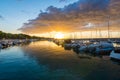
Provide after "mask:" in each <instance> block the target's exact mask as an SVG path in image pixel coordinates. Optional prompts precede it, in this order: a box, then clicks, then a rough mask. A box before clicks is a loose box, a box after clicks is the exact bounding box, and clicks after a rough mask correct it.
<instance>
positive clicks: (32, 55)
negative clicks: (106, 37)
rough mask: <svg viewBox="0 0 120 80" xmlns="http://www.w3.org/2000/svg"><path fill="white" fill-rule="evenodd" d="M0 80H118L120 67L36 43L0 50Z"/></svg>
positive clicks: (103, 59)
mask: <svg viewBox="0 0 120 80" xmlns="http://www.w3.org/2000/svg"><path fill="white" fill-rule="evenodd" d="M0 80H120V64H119V63H117V62H114V61H112V60H110V58H109V56H92V55H89V54H83V53H79V54H77V53H75V52H74V51H73V50H65V49H64V47H62V46H58V45H56V44H55V43H53V42H50V41H37V42H32V43H29V44H26V45H19V46H14V47H9V48H6V49H2V50H0Z"/></svg>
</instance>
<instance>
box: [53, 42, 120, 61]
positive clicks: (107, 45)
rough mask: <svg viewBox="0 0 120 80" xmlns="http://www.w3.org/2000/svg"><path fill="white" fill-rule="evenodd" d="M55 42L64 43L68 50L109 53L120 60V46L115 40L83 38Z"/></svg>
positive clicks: (94, 53) (96, 53)
mask: <svg viewBox="0 0 120 80" xmlns="http://www.w3.org/2000/svg"><path fill="white" fill-rule="evenodd" d="M54 42H55V43H57V44H58V43H59V44H62V46H63V47H64V48H65V49H66V50H71V49H72V50H74V51H75V52H77V53H90V54H93V55H108V56H110V57H111V59H117V60H120V48H116V46H114V44H115V43H113V42H109V41H81V40H76V41H75V40H64V41H59V40H56V41H54Z"/></svg>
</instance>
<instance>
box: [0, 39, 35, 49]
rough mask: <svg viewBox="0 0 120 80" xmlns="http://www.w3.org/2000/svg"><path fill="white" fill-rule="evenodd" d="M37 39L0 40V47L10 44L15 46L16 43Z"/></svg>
mask: <svg viewBox="0 0 120 80" xmlns="http://www.w3.org/2000/svg"><path fill="white" fill-rule="evenodd" d="M32 41H35V39H22V40H20V39H15V40H13V39H12V40H0V49H4V48H7V47H10V46H15V45H20V44H25V43H29V42H32Z"/></svg>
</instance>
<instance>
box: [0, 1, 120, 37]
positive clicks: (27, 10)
mask: <svg viewBox="0 0 120 80" xmlns="http://www.w3.org/2000/svg"><path fill="white" fill-rule="evenodd" d="M108 23H109V26H110V31H111V33H112V34H111V35H115V33H114V32H116V34H118V32H119V31H120V24H119V23H120V0H0V30H3V31H6V32H11V33H19V32H22V33H26V34H33V35H34V34H35V35H40V34H42V35H44V34H45V36H46V34H48V36H50V34H49V33H51V34H55V33H54V32H64V33H69V34H71V33H76V32H84V31H87V32H88V33H87V34H89V37H90V35H91V32H90V31H93V32H95V31H100V30H101V31H103V32H102V33H103V35H104V32H105V33H107V32H106V31H108ZM97 33H98V32H97ZM113 33H114V34H113ZM101 35H102V34H101ZM78 36H80V35H78ZM106 36H107V35H105V36H104V37H106ZM94 37H95V36H94Z"/></svg>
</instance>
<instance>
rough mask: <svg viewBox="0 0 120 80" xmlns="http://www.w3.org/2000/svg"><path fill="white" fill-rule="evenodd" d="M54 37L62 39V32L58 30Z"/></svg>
mask: <svg viewBox="0 0 120 80" xmlns="http://www.w3.org/2000/svg"><path fill="white" fill-rule="evenodd" d="M54 38H56V39H63V38H64V34H63V33H61V32H58V33H56V34H55V36H54Z"/></svg>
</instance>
